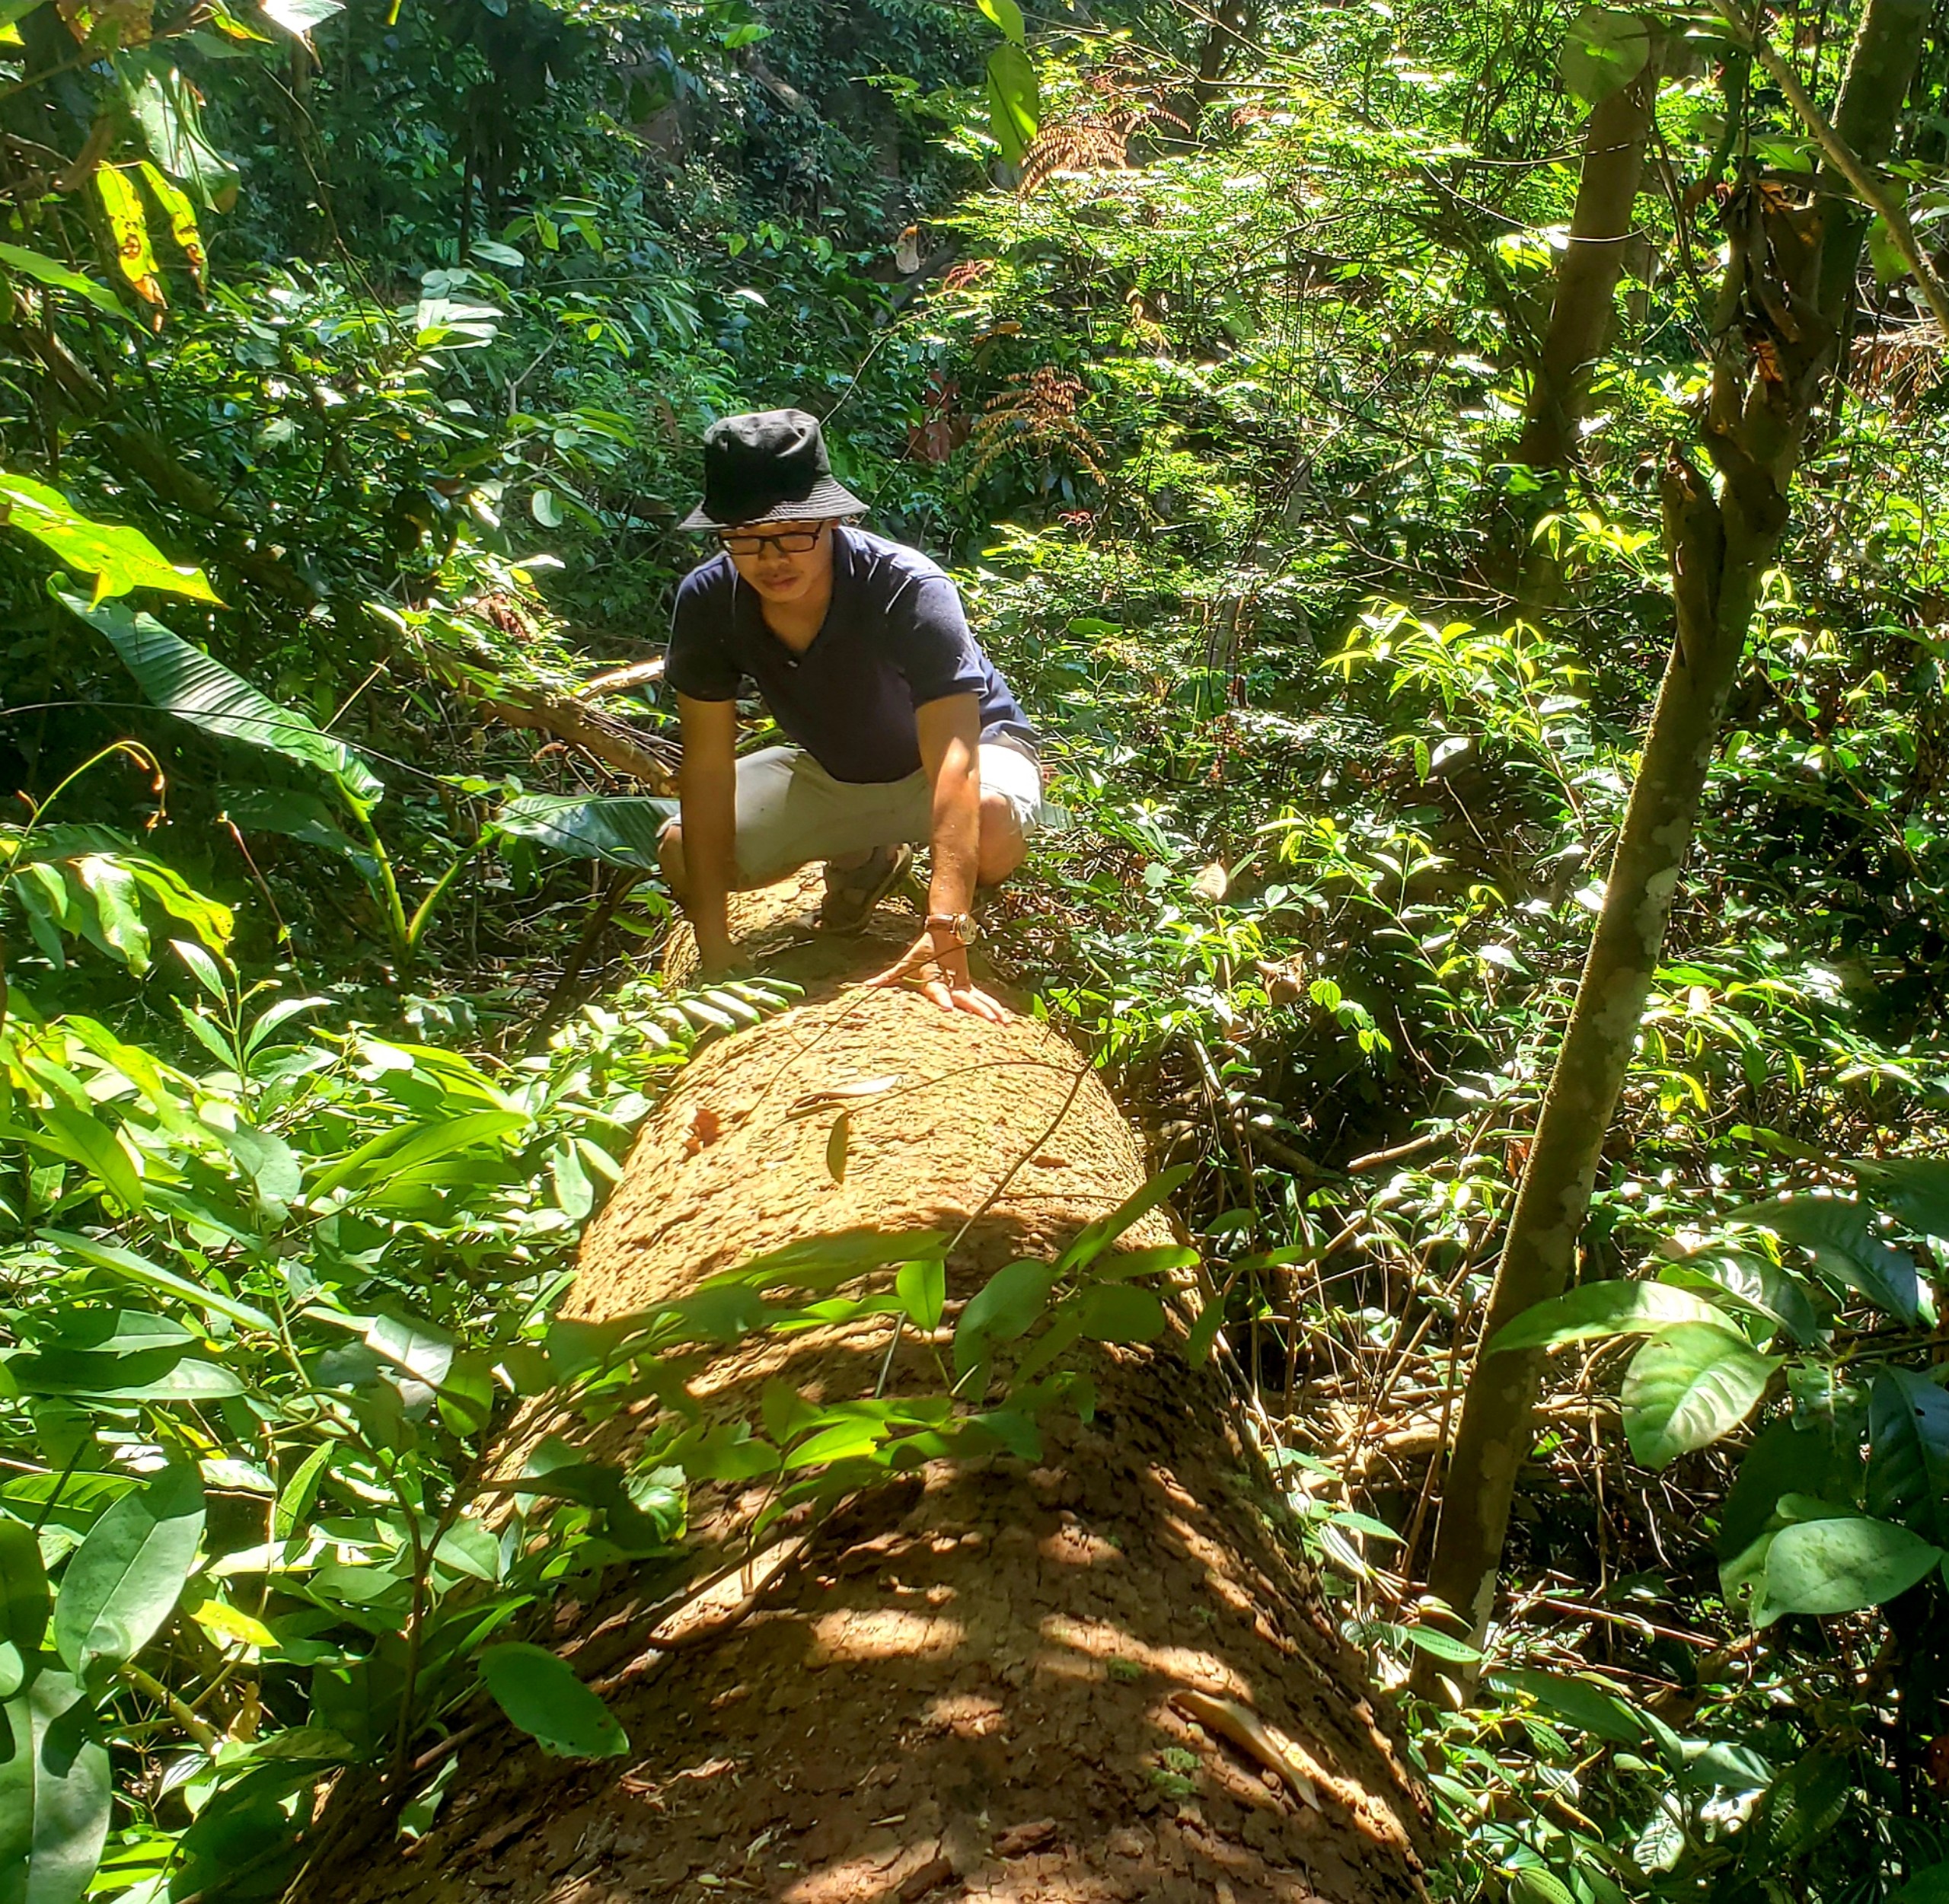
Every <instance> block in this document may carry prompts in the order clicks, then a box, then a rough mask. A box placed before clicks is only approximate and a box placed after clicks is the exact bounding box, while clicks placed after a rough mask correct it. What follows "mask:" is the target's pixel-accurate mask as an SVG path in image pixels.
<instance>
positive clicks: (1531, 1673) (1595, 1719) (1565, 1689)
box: [1489, 1666, 1646, 1746]
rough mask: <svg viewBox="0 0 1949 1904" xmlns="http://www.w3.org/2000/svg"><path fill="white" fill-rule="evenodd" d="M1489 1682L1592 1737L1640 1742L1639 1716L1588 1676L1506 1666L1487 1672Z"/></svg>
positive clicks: (1615, 1742)
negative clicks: (1527, 1700) (1520, 1695)
mask: <svg viewBox="0 0 1949 1904" xmlns="http://www.w3.org/2000/svg"><path fill="white" fill-rule="evenodd" d="M1489 1684H1490V1685H1491V1686H1492V1687H1494V1689H1495V1690H1496V1691H1497V1692H1520V1693H1523V1694H1525V1695H1527V1696H1528V1697H1529V1698H1531V1699H1533V1700H1534V1701H1536V1704H1537V1705H1538V1706H1539V1707H1540V1708H1542V1710H1543V1711H1545V1712H1546V1713H1548V1714H1549V1716H1550V1717H1552V1718H1553V1719H1557V1720H1560V1721H1562V1723H1563V1724H1565V1725H1569V1726H1574V1727H1576V1728H1577V1730H1578V1731H1580V1732H1587V1733H1590V1736H1591V1737H1593V1739H1602V1740H1606V1742H1607V1743H1609V1744H1612V1745H1616V1746H1636V1745H1641V1744H1643V1743H1644V1733H1645V1730H1646V1727H1645V1724H1644V1718H1643V1717H1642V1716H1641V1714H1639V1713H1638V1711H1636V1710H1635V1708H1633V1707H1632V1705H1630V1703H1629V1702H1628V1701H1626V1700H1625V1699H1624V1698H1621V1697H1620V1696H1619V1695H1618V1694H1617V1693H1616V1692H1612V1690H1611V1689H1609V1687H1608V1686H1599V1685H1597V1684H1596V1683H1595V1682H1593V1681H1592V1680H1590V1679H1572V1678H1571V1676H1569V1675H1568V1674H1567V1673H1544V1672H1541V1671H1538V1670H1533V1669H1532V1668H1530V1667H1527V1666H1520V1667H1519V1666H1506V1667H1504V1668H1503V1669H1502V1670H1500V1671H1499V1672H1497V1673H1492V1674H1491V1676H1490V1678H1489Z"/></svg>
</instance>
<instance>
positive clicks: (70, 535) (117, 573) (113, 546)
mask: <svg viewBox="0 0 1949 1904" xmlns="http://www.w3.org/2000/svg"><path fill="white" fill-rule="evenodd" d="M0 521H4V522H5V524H6V525H7V526H8V528H14V529H21V530H24V531H26V533H27V534H29V535H30V536H32V537H34V538H35V539H36V540H37V541H40V542H41V543H43V544H46V547H48V548H49V549H51V550H53V552H54V553H55V555H56V557H58V558H59V560H61V561H62V562H63V563H65V564H66V565H67V566H68V567H69V568H70V569H73V570H74V571H75V573H76V574H78V575H87V576H94V599H95V601H97V602H99V601H102V600H104V598H107V596H110V595H126V594H127V593H128V592H129V590H130V589H131V588H161V589H163V590H164V591H165V592H167V593H168V594H170V595H187V596H189V597H190V599H191V600H192V601H217V600H218V596H217V592H216V591H215V589H214V588H212V587H211V586H210V584H209V577H208V576H206V575H205V574H204V573H203V570H202V569H180V568H178V567H177V566H176V565H175V564H174V563H173V562H171V560H169V558H168V557H167V556H166V555H164V553H163V552H162V551H161V550H160V549H158V547H156V546H155V544H154V543H153V542H152V541H150V540H149V539H148V537H147V536H145V534H143V533H142V531H141V530H140V529H132V528H129V526H128V525H126V523H120V522H93V521H90V520H89V519H88V518H87V517H86V516H85V515H81V513H80V512H79V511H78V510H77V509H75V507H74V506H73V505H72V503H70V502H69V500H68V499H67V498H66V497H65V496H63V495H62V493H61V492H60V491H59V490H56V489H50V488H49V486H47V485H46V483H37V482H36V481H35V480H33V477H30V476H12V475H9V474H7V473H6V472H5V470H0Z"/></svg>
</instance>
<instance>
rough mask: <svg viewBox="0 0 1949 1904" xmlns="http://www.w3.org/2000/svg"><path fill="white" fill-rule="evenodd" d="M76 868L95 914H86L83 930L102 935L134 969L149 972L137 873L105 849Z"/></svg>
mask: <svg viewBox="0 0 1949 1904" xmlns="http://www.w3.org/2000/svg"><path fill="white" fill-rule="evenodd" d="M75 872H76V874H77V875H78V876H79V878H80V879H81V886H82V889H83V890H84V891H85V892H86V893H87V894H88V901H89V904H90V906H91V908H92V913H93V917H89V916H88V914H84V915H83V917H82V921H81V926H82V930H83V931H84V932H85V933H87V934H88V936H89V937H90V938H91V939H99V940H100V943H101V945H102V946H103V947H104V949H105V950H107V951H108V952H112V953H113V954H114V955H115V956H116V958H119V959H120V960H121V961H122V962H123V964H124V965H126V966H127V967H128V968H129V970H130V971H132V972H135V973H137V974H141V973H143V972H146V971H148V968H149V929H148V926H145V924H143V923H142V895H141V893H140V891H139V889H138V888H137V887H136V879H135V875H134V874H133V873H132V872H131V871H130V870H129V868H128V867H127V866H124V865H123V863H121V861H120V860H116V859H111V858H110V857H109V856H107V854H105V853H90V854H89V855H88V857H87V858H86V859H85V860H81V861H79V862H78V863H77V864H76V866H75Z"/></svg>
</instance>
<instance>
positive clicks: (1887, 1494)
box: [1868, 1368, 1949, 1546]
mask: <svg viewBox="0 0 1949 1904" xmlns="http://www.w3.org/2000/svg"><path fill="white" fill-rule="evenodd" d="M1868 1512H1869V1513H1871V1514H1874V1515H1876V1516H1878V1517H1880V1519H1882V1520H1898V1521H1900V1523H1902V1525H1903V1526H1905V1527H1906V1528H1909V1529H1911V1530H1912V1532H1916V1533H1918V1534H1919V1535H1921V1536H1922V1538H1923V1539H1925V1540H1931V1541H1934V1542H1935V1543H1936V1544H1937V1545H1938V1546H1941V1545H1946V1544H1949V1395H1945V1394H1944V1392H1943V1391H1942V1390H1941V1389H1939V1388H1938V1387H1937V1386H1936V1385H1935V1383H1933V1382H1931V1381H1928V1380H1927V1379H1925V1377H1923V1376H1920V1375H1919V1374H1917V1373H1916V1372H1915V1371H1914V1370H1912V1369H1901V1368H1887V1369H1884V1370H1882V1371H1881V1373H1880V1374H1879V1375H1877V1376H1876V1377H1875V1378H1874V1387H1873V1388H1872V1389H1871V1390H1870V1391H1869V1395H1868Z"/></svg>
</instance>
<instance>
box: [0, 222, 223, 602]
mask: <svg viewBox="0 0 1949 1904" xmlns="http://www.w3.org/2000/svg"><path fill="white" fill-rule="evenodd" d="M12 249H13V247H11V246H5V247H0V253H4V252H5V251H7V250H12ZM83 282H86V280H84V281H83ZM0 505H4V506H5V521H6V522H7V525H8V527H9V528H15V529H20V530H23V531H25V532H26V533H27V534H29V535H30V536H32V537H34V538H35V540H36V541H39V542H40V543H42V544H45V545H46V547H47V548H48V549H49V550H51V551H52V552H53V555H54V557H55V558H56V560H58V561H59V562H60V563H62V564H63V565H64V566H66V567H68V568H69V569H72V570H73V571H74V572H75V574H77V575H85V576H93V577H94V599H95V601H97V602H100V601H104V600H105V599H106V598H107V597H109V596H110V595H126V594H127V593H128V592H129V590H130V589H131V588H158V589H161V590H163V591H164V592H167V593H168V594H170V595H187V596H188V597H190V599H191V600H192V601H215V600H216V599H217V595H216V591H215V589H214V588H212V587H211V586H210V584H209V577H208V576H206V575H205V574H204V573H203V570H202V569H190V568H179V567H178V566H177V565H176V564H175V563H173V562H171V560H169V558H168V557H167V556H166V555H164V553H163V552H162V551H161V550H160V549H158V547H156V546H155V544H154V543H153V542H152V541H150V540H149V539H148V537H147V536H145V534H143V533H142V531H141V530H140V529H132V528H129V527H128V526H127V525H126V524H123V523H119V522H96V521H91V520H90V518H88V517H87V516H85V515H82V514H81V512H80V511H79V510H78V509H76V508H75V506H74V505H73V504H72V502H69V500H68V499H67V498H66V497H65V496H63V495H62V493H61V492H60V491H59V490H56V489H50V488H49V487H48V486H47V485H46V483H37V482H36V481H35V480H33V477H30V476H10V475H8V474H5V473H0Z"/></svg>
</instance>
